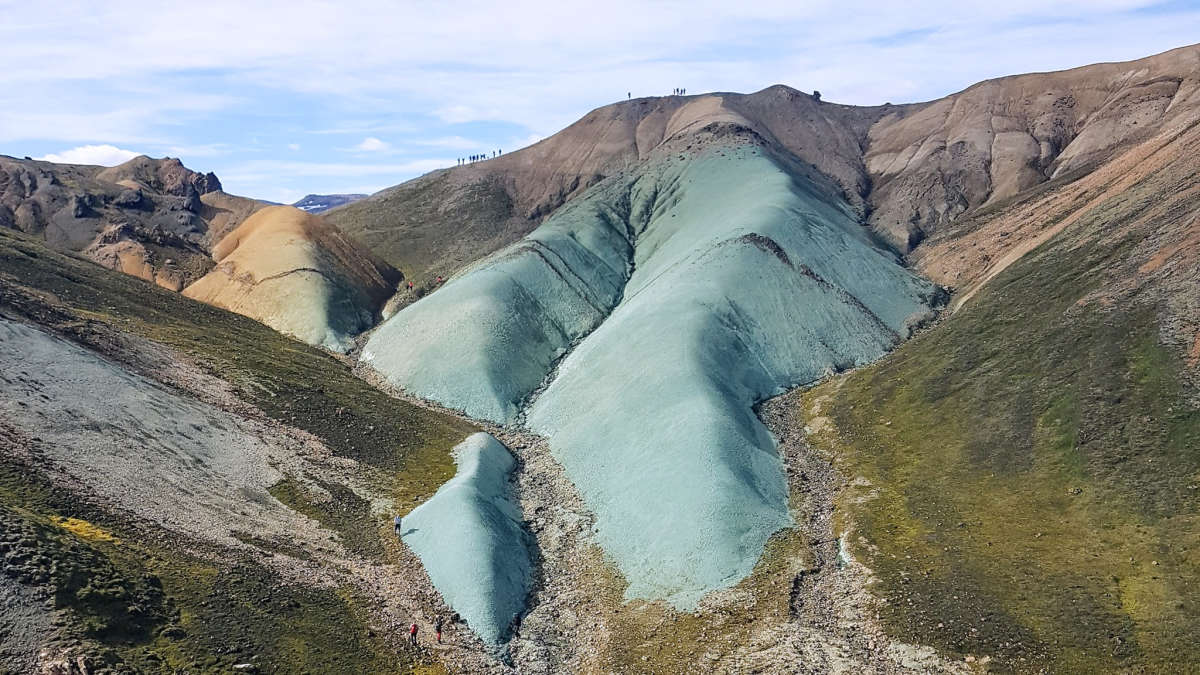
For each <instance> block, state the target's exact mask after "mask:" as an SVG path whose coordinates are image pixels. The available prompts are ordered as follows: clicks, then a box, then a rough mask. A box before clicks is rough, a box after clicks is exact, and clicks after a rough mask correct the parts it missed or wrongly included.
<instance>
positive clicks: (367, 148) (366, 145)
mask: <svg viewBox="0 0 1200 675" xmlns="http://www.w3.org/2000/svg"><path fill="white" fill-rule="evenodd" d="M354 149H355V150H360V151H362V152H386V151H388V150H391V149H392V144H391V143H388V142H387V141H381V140H379V139H378V138H375V137H374V136H368V137H366V138H364V139H363V140H362V143H359V144H358V145H356V146H354Z"/></svg>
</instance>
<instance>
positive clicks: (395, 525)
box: [392, 281, 412, 539]
mask: <svg viewBox="0 0 1200 675" xmlns="http://www.w3.org/2000/svg"><path fill="white" fill-rule="evenodd" d="M408 288H409V290H412V282H411V281H410V282H408ZM392 529H393V530H395V531H396V538H397V539H399V538H400V516H396V517H395V518H392Z"/></svg>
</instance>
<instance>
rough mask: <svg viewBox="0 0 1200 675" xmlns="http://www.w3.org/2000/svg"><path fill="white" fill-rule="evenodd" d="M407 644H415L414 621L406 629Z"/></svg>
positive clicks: (415, 627)
mask: <svg viewBox="0 0 1200 675" xmlns="http://www.w3.org/2000/svg"><path fill="white" fill-rule="evenodd" d="M408 644H410V645H415V644H417V622H415V621H414V622H413V625H411V626H409V627H408Z"/></svg>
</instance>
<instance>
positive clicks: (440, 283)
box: [437, 274, 442, 286]
mask: <svg viewBox="0 0 1200 675" xmlns="http://www.w3.org/2000/svg"><path fill="white" fill-rule="evenodd" d="M437 282H438V285H439V286H441V285H442V275H440V274H439V275H438V278H437Z"/></svg>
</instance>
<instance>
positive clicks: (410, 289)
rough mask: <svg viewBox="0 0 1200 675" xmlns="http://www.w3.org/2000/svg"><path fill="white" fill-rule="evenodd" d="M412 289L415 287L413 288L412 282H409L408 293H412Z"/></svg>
mask: <svg viewBox="0 0 1200 675" xmlns="http://www.w3.org/2000/svg"><path fill="white" fill-rule="evenodd" d="M412 289H413V287H412V281H409V282H408V292H409V293H412Z"/></svg>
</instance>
